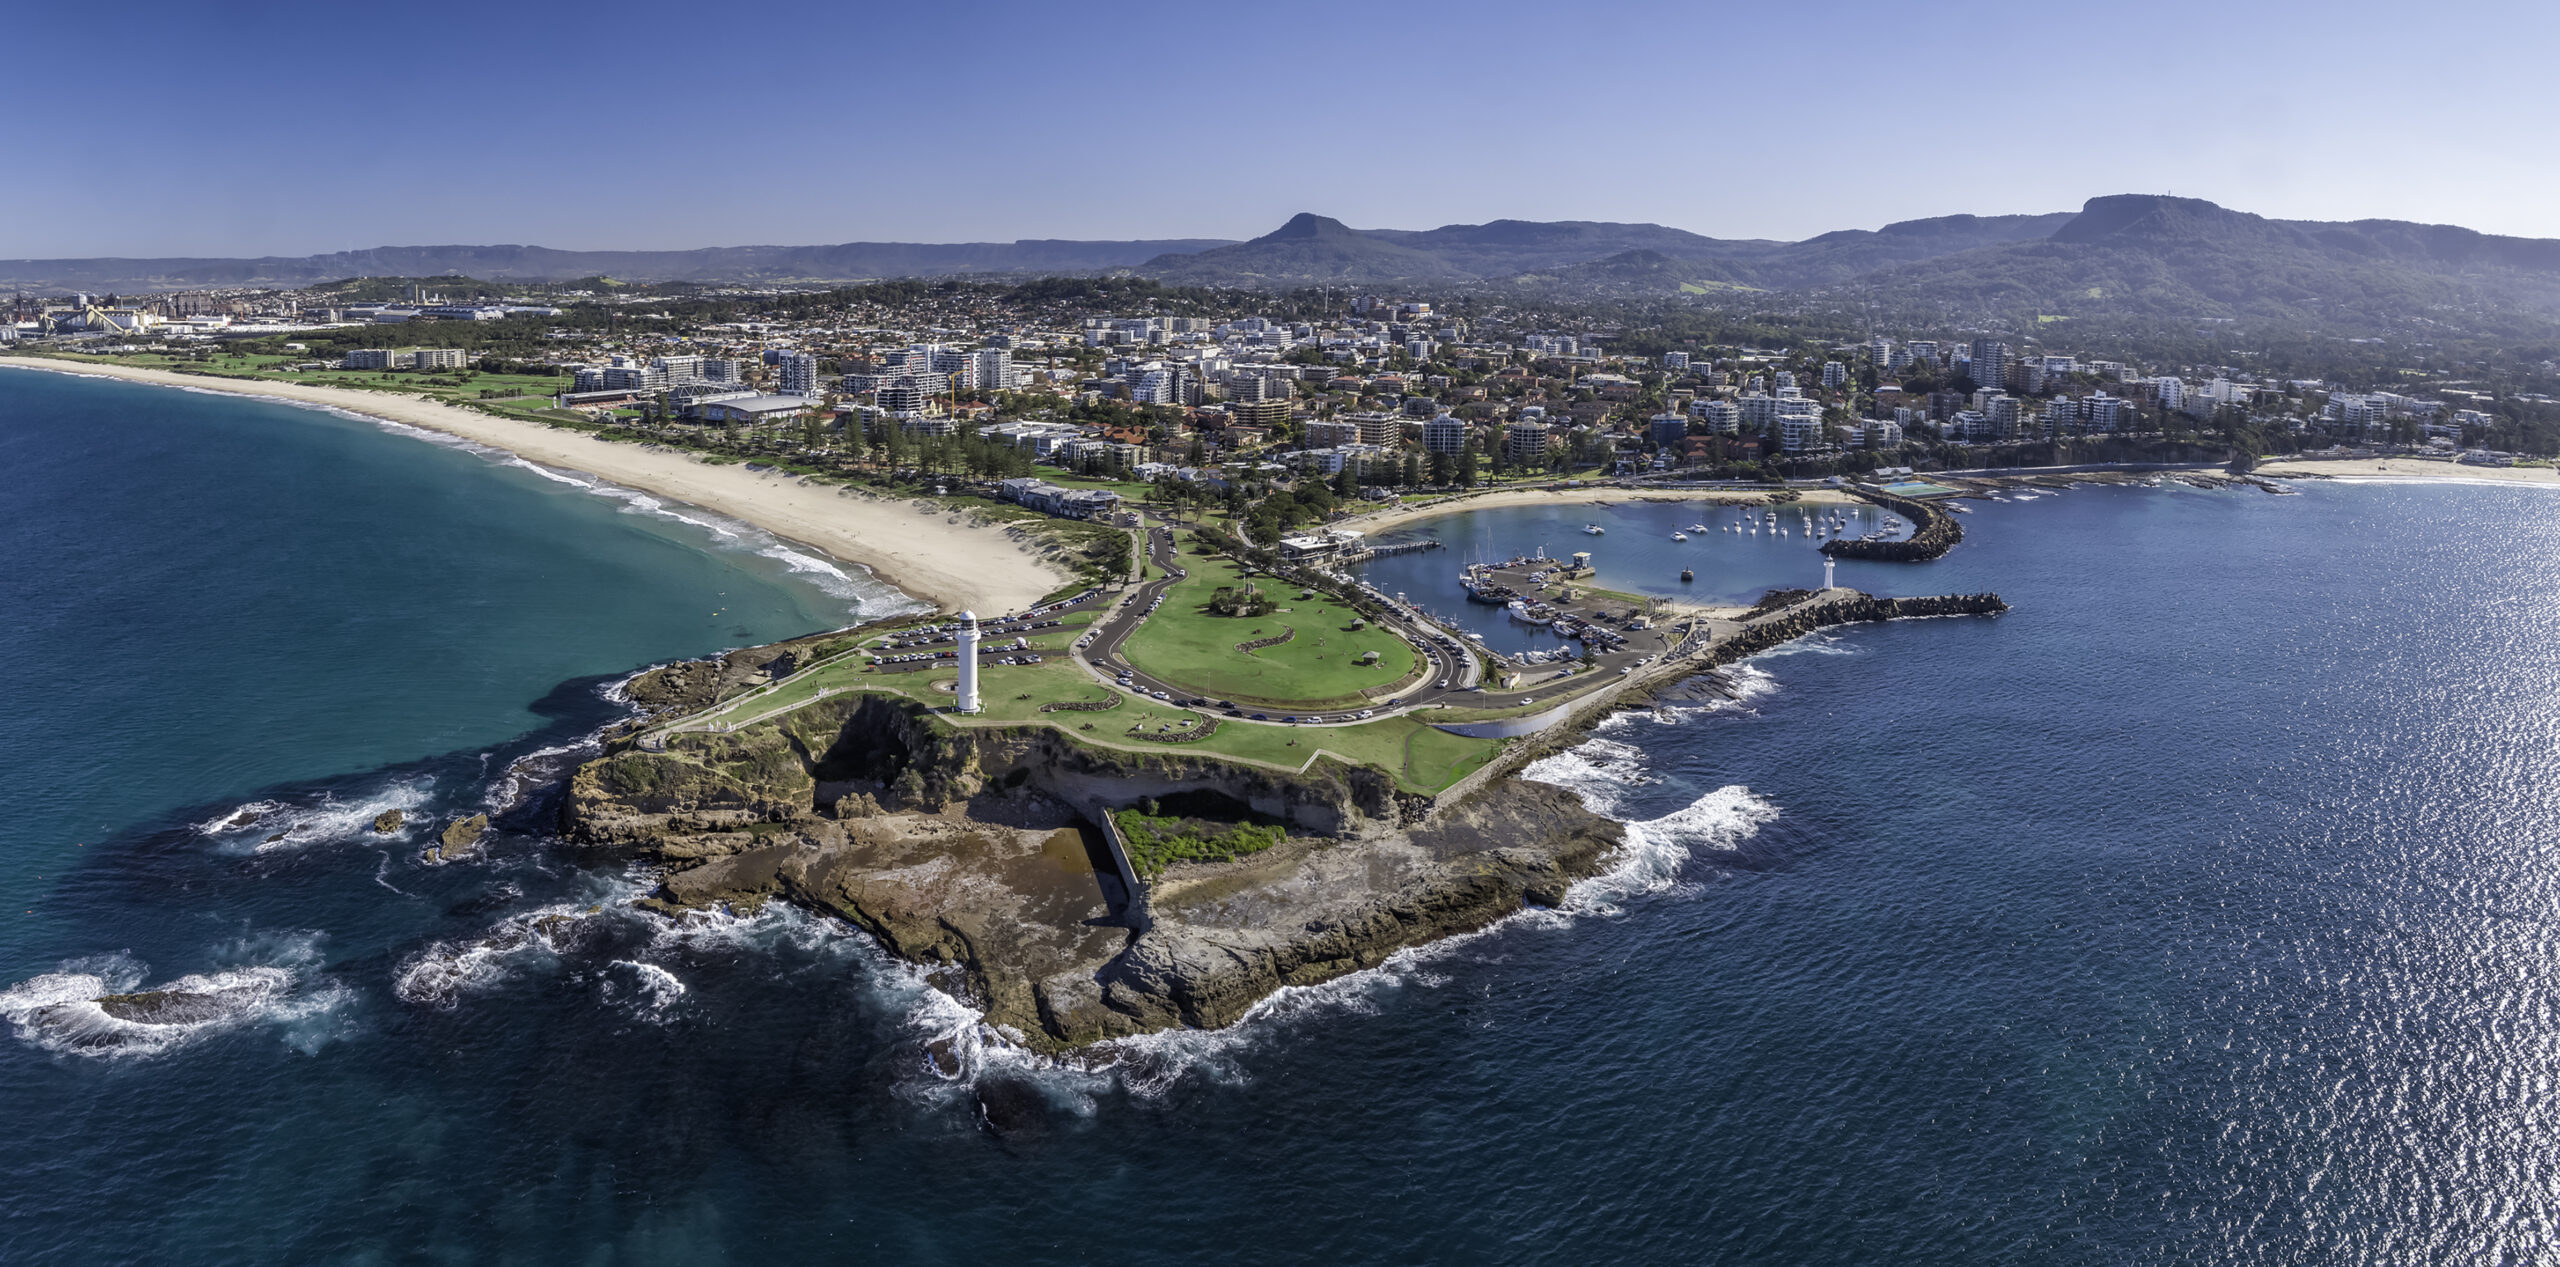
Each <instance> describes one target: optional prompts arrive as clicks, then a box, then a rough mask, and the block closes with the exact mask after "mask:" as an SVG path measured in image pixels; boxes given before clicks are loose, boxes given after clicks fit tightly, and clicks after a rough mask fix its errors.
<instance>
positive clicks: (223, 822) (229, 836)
mask: <svg viewBox="0 0 2560 1267" xmlns="http://www.w3.org/2000/svg"><path fill="white" fill-rule="evenodd" d="M434 791H435V781H434V780H433V779H431V778H427V777H424V776H418V777H413V778H406V779H401V780H398V781H396V782H392V783H387V784H384V785H383V786H382V787H379V788H377V789H374V790H373V791H371V792H367V793H364V794H362V795H358V796H355V797H352V798H351V799H348V800H340V799H338V795H337V793H335V792H324V793H322V794H320V795H319V796H317V797H314V798H311V799H309V800H305V801H301V802H298V803H297V802H291V801H250V802H248V803H247V804H244V805H240V806H237V807H234V808H233V809H231V810H228V811H226V812H224V813H221V814H217V815H215V816H213V817H212V818H208V819H206V820H205V821H203V822H200V823H197V824H195V830H196V832H197V834H199V835H203V836H207V837H210V838H212V839H213V840H215V841H216V842H218V843H219V844H220V845H221V846H222V847H223V848H224V849H225V850H226V851H228V850H242V851H246V852H251V853H273V852H277V851H280V850H292V849H306V848H309V847H311V846H313V845H317V844H323V843H331V842H340V841H347V840H355V839H366V840H372V839H380V838H385V837H386V836H387V838H389V839H394V840H397V839H405V838H407V837H408V836H410V835H412V834H413V833H414V832H415V830H416V828H417V827H418V826H419V819H418V811H420V810H422V809H424V808H425V807H426V805H427V803H428V801H429V799H430V798H431V797H432V795H433V793H434ZM395 809H396V810H399V811H400V812H401V814H402V815H403V816H404V818H405V819H406V820H407V821H404V822H403V823H402V824H401V825H400V827H399V828H398V829H396V830H394V831H392V832H389V833H387V834H385V833H376V832H375V831H374V830H373V820H374V819H376V818H378V817H380V816H381V815H383V814H384V813H386V812H388V811H391V810H395Z"/></svg>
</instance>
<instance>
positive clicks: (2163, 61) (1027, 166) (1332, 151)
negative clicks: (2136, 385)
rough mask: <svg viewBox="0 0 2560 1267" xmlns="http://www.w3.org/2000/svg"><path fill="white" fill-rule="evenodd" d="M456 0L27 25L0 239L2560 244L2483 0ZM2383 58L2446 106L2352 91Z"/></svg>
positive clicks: (64, 18)
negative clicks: (943, 0)
mask: <svg viewBox="0 0 2560 1267" xmlns="http://www.w3.org/2000/svg"><path fill="white" fill-rule="evenodd" d="M441 12H442V14H443V15H444V16H443V17H441V18H440V20H439V21H437V22H434V23H425V24H421V23H415V22H410V21H406V20H399V21H395V20H393V19H390V18H384V17H376V16H372V15H367V14H342V13H338V12H334V11H329V10H323V9H320V8H317V7H311V6H298V5H285V6H272V7H268V8H266V9H263V10H261V11H259V12H257V13H254V14H243V13H214V12H205V11H198V10H192V9H183V8H178V7H175V6H159V5H145V6H143V7H142V9H141V10H140V11H139V15H138V20H136V21H134V22H133V23H131V24H130V26H129V27H128V28H126V29H125V30H123V31H120V32H119V41H118V46H117V49H116V51H115V53H114V55H113V56H112V57H111V58H109V59H107V60H105V61H103V62H102V61H101V59H100V57H99V56H98V55H97V54H96V53H95V52H94V51H93V46H94V44H95V32H94V31H92V30H89V29H86V28H85V26H84V24H83V23H82V22H81V21H80V20H79V19H78V18H76V17H73V16H70V15H68V14H67V13H65V12H62V11H44V12H38V13H33V14H29V15H27V16H26V17H25V18H23V19H21V20H20V21H19V22H18V23H17V24H16V25H15V26H14V27H13V34H14V35H16V36H17V37H18V42H19V45H20V47H21V48H22V50H23V51H24V53H25V54H26V55H27V61H28V64H31V65H36V66H54V67H62V68H67V70H68V72H69V77H68V80H67V81H66V82H65V83H64V85H63V86H62V87H61V88H59V89H58V90H54V91H52V92H50V93H48V94H47V95H48V97H49V98H50V99H52V100H54V101H56V102H58V103H60V105H61V108H60V109H57V110H55V111H54V112H53V113H52V115H51V116H50V117H49V118H48V119H47V121H46V126H45V127H44V128H41V129H23V130H20V131H18V132H16V133H14V134H13V135H12V137H11V138H10V139H9V140H8V141H7V142H0V155H5V156H6V157H7V159H8V162H9V166H10V169H11V170H12V171H13V173H15V174H17V175H18V176H19V178H20V179H21V181H22V182H24V183H23V186H22V187H24V188H27V189H33V190H53V191H60V192H61V193H63V194H64V195H65V197H62V198H45V197H34V198H22V199H19V200H14V201H13V202H12V203H11V204H10V205H9V206H8V207H7V208H6V209H0V255H5V256H12V257H20V258H44V257H87V256H125V257H134V256H176V255H204V256H259V255H305V254H317V253H325V252H329V251H338V250H352V249H363V248H368V247H376V246H384V245H424V244H443V243H473V244H481V243H527V244H538V245H543V246H550V247H556V248H562V249H586V250H595V249H629V250H643V249H682V248H690V247H705V246H727V245H749V244H817V243H835V242H849V241H884V242H887V241H902V242H971V241H994V242H1003V241H1012V240H1016V239H1023V238H1063V239H1088V240H1120V239H1132V238H1177V237H1214V238H1232V239H1244V238H1251V237H1253V236H1256V235H1258V234H1261V233H1264V232H1268V231H1269V230H1270V229H1272V228H1274V227H1276V226H1277V225H1278V224H1280V223H1281V222H1282V221H1283V220H1285V219H1286V218H1287V217H1288V216H1289V215H1291V214H1293V213H1295V212H1298V211H1305V210H1313V211H1317V212H1319V213H1321V214H1325V215H1329V216H1333V217H1336V218H1339V219H1341V220H1343V221H1344V222H1346V223H1349V224H1352V225H1354V226H1357V227H1362V228H1406V229H1425V228H1431V227H1435V226H1438V225H1442V224H1451V223H1480V222H1483V221H1487V220H1493V219H1504V218H1511V219H1527V220H1565V219H1580V220H1609V221H1625V222H1652V223H1658V224H1664V225H1668V226H1672V227H1676V228H1682V229H1687V230H1690V231H1692V232H1697V233H1701V234H1705V235H1708V236H1713V237H1720V238H1775V239H1787V240H1793V239H1801V238H1803V237H1807V236H1812V235H1815V234H1819V233H1823V232H1828V231H1831V230H1835V229H1846V228H1874V227H1878V226H1880V225H1883V224H1885V223H1889V222H1892V221H1898V220H1906V219H1915V218H1924V217H1929V216H1936V215H1947V214H1957V213H1973V214H1986V215H1987V214H2004V213H2039V212H2054V211H2068V210H2075V209H2077V208H2078V206H2079V205H2080V203H2081V202H2082V201H2083V200H2085V199H2087V198H2089V197H2092V196H2098V195H2104V194H2111V193H2121V192H2129V191H2140V192H2164V193H2175V194H2179V195H2182V196H2190V197H2201V198H2206V199H2210V200H2212V201H2214V202H2218V203H2220V204H2222V205H2224V206H2228V207H2233V208H2236V209H2241V210H2246V211H2250V212H2254V213H2257V214H2261V215H2266V216H2270V217H2276V218H2285V219H2321V220H2355V219H2368V218H2380V219H2403V220H2415V221H2422V222H2433V223H2448V224H2459V225H2462V226H2465V227H2468V228H2473V229H2478V230H2481V231H2483V232H2489V233H2501V234H2511V235H2518V236H2536V237H2555V236H2560V199H2555V198H2554V197H2553V196H2552V195H2554V194H2555V193H2560V177H2555V176H2554V175H2552V174H2550V173H2548V172H2547V171H2543V170H2539V169H2538V167H2537V165H2535V164H2533V163H2532V162H2531V155H2532V154H2534V153H2536V152H2539V149H2538V138H2537V137H2536V136H2535V133H2534V121H2535V120H2536V119H2537V118H2538V117H2539V114H2538V112H2537V111H2536V110H2535V109H2534V108H2533V106H2532V103H2530V102H2529V101H2528V100H2527V99H2526V94H2527V93H2528V92H2529V90H2530V84H2531V82H2532V81H2531V77H2530V75H2529V74H2527V73H2525V72H2526V71H2527V69H2528V66H2527V63H2528V62H2529V61H2530V55H2531V52H2532V50H2534V49H2536V48H2539V47H2546V46H2547V45H2548V39H2547V36H2548V35H2550V34H2553V33H2560V32H2555V30H2554V28H2555V27H2560V18H2555V16H2554V15H2553V14H2551V13H2549V12H2546V11H2541V10H2527V9H2524V8H2522V7H2516V6H2508V5H2501V4H2494V3H2458V4H2455V5H2453V6H2451V7H2450V8H2447V9H2440V10H2436V11H2433V12H2431V14H2430V15H2429V20H2428V21H2426V22H2424V23H2412V22H2409V21H2407V20H2406V18H2405V15H2401V14H2397V13H2394V14H2392V15H2391V23H2390V25H2388V26H2385V25H2382V24H2381V23H2379V22H2376V21H2367V20H2365V19H2366V18H2368V17H2377V18H2378V17H2380V16H2381V15H2383V13H2384V11H2383V10H2381V9H2380V8H2379V6H2372V5H2357V6H2345V7H2341V8H2333V9H2331V10H2327V11H2324V12H2323V13H2322V14H2321V15H2320V16H2319V18H2318V20H2317V21H2316V22H2313V21H2308V20H2305V19H2304V18H2303V17H2302V16H2301V15H2299V14H2298V13H2296V12H2294V11H2290V10H2287V9H2283V8H2280V7H2277V6H2266V5H2255V6H2240V7H2236V8H2235V7H2230V6H2224V7H2216V8H2206V7H2204V6H2201V5H2171V6H2166V7H2162V8H2156V9H2152V10H2146V11H2145V14H2144V22H2143V23H2142V26H2141V28H2140V29H2127V24H2126V23H2125V22H2123V21H2122V20H2121V19H2119V18H2117V17H2116V16H2115V15H2114V14H2113V13H2112V12H2108V11H2094V10H2075V11H2061V12H2057V11H2053V10H2050V9H2043V8H2030V7H2028V6H2024V5H2013V4H2005V3H1987V4H1977V5H1969V6H1961V7H1957V8H1952V9H1947V10H1944V11H1940V12H1933V13H1931V14H1928V15H1924V16H1923V17H1920V18H1917V19H1915V16H1914V15H1913V14H1912V13H1911V12H1910V11H1909V10H1907V9H1903V8H1900V7H1895V6H1885V5H1879V4H1864V3H1861V4H1853V5H1849V6H1845V7H1843V8H1841V9H1838V10H1835V11H1832V12H1830V13H1826V14H1825V15H1824V16H1823V18H1822V20H1821V21H1819V22H1810V21H1806V20H1804V19H1802V18H1801V17H1797V16H1793V15H1789V14H1785V13H1778V12H1770V11H1766V10H1762V9H1751V8H1744V7H1740V6H1722V5H1719V6H1707V7H1694V6H1671V5H1662V4H1650V3H1629V4H1618V5H1613V6H1609V7H1607V8H1606V9H1605V10H1601V11H1597V12H1594V11H1591V10H1578V11H1575V12H1573V13H1570V14H1566V13H1559V12H1556V11H1553V10H1549V9H1542V8H1534V7H1530V6H1520V5H1497V6H1488V7H1476V8H1469V9H1463V10H1461V9H1455V8H1446V7H1432V8H1415V9H1406V10H1399V11H1396V12H1392V13H1385V14H1371V13H1366V12H1363V11H1360V10H1354V9H1350V8H1347V7H1332V6H1323V5H1319V6H1313V7H1305V6H1302V7H1297V8H1293V9H1290V10H1288V11H1287V13H1286V14H1285V15H1274V14H1271V13H1261V12H1251V11H1225V12H1189V11H1179V10H1173V9H1170V8H1153V9H1118V10H1114V11H1112V12H1111V13H1110V14H1108V15H1101V16H1097V15H1096V14H1093V13H1089V12H1080V11H1068V10H1059V9H1054V8H1032V7H1027V6H1017V5H1008V4H995V5H984V6H977V7H976V8H974V9H973V10H971V11H969V12H967V13H954V12H951V11H948V10H944V11H936V12H932V13H925V12H922V11H918V10H913V9H906V8H883V7H877V6H855V7H851V8H847V9H843V10H821V9H817V8H814V7H812V8H797V7H793V6H768V7H766V8H765V9H763V10H760V11H759V12H758V13H757V14H756V15H754V17H753V18H752V19H751V20H745V21H727V22H722V23H709V22H705V21H702V20H701V18H700V17H699V15H698V14H694V13H690V12H687V11H680V10H675V9H673V8H671V7H665V6H654V5H642V6H632V7H622V8H616V9H612V10H606V9H603V8H597V7H589V6H575V5H571V6H552V7H549V8H546V9H544V10H543V11H541V12H538V13H533V14H526V13H524V12H522V11H521V10H513V9H500V8H497V7H495V6H490V5H485V4H476V3H466V4H462V5H458V6H453V7H450V8H449V9H447V10H444V11H441ZM2384 30H2388V31H2389V32H2390V39H2389V43H2388V45H2387V46H2384V45H2382V44H2380V43H2378V42H2377V41H2378V39H2379V37H2378V35H2377V32H2380V31H2384ZM2482 32H2499V33H2501V34H2500V35H2499V38H2497V39H2494V40H2492V39H2485V38H2483V36H2482V34H2481V33H2482ZM2537 37H2543V38H2537ZM350 48H358V49H366V50H374V51H373V52H371V53H367V54H364V55H357V56H350V55H349V54H348V52H347V50H348V49H350ZM1524 50H1528V52H1527V53H1526V54H1525V56H1524ZM2377 57H2381V58H2384V59H2385V61H2386V62H2387V64H2393V65H2401V66H2407V67H2428V66H2433V67H2437V68H2440V69H2442V70H2444V72H2445V77H2444V78H2443V79H2442V80H2441V81H2440V82H2441V84H2442V85H2443V89H2444V90H2442V91H2438V90H2434V89H2431V88H2430V87H2429V86H2428V81H2427V80H2426V79H2423V78H2413V79H2411V80H2408V81H2406V86H2405V87H2402V88H2391V87H2387V86H2380V84H2381V81H2376V80H2373V79H2371V78H2370V77H2364V76H2358V77H2356V78H2354V79H2352V80H2350V79H2349V78H2348V77H2346V76H2345V75H2344V70H2345V68H2347V67H2350V66H2354V65H2359V64H2364V63H2363V62H2360V61H2359V59H2364V60H2365V61H2370V60H2371V59H2374V58H2377ZM2350 83H2353V84H2355V85H2358V86H2357V87H2356V88H2355V89H2354V90H2353V91H2349V90H2348V85H2349V84H2350ZM2323 84H2326V85H2327V86H2326V87H2322V85H2323ZM2412 165H2416V166H2417V167H2418V168H2419V170H2418V171H2417V172H2416V173H2415V174H2414V175H2408V176H2403V177H2401V178H2395V179H2383V178H2381V177H2382V175H2383V173H2384V172H2386V171H2388V170H2392V169H2399V170H2402V171H2404V172H2406V171H2407V170H2408V169H2409V168H2410V167H2411V166H2412ZM71 206H77V207H78V208H79V211H78V213H77V214H67V210H66V209H67V208H68V207H71Z"/></svg>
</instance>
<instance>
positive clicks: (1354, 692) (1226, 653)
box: [1124, 559, 1416, 709]
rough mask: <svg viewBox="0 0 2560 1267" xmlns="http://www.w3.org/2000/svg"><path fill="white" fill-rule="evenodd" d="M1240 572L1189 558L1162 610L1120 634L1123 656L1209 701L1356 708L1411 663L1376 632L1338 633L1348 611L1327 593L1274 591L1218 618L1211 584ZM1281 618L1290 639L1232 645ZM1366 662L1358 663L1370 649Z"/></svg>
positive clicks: (1409, 652) (1391, 639) (1238, 583)
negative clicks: (1292, 631) (1256, 607)
mask: <svg viewBox="0 0 2560 1267" xmlns="http://www.w3.org/2000/svg"><path fill="white" fill-rule="evenodd" d="M1242 587H1243V578H1242V577H1241V576H1239V575H1238V574H1237V569H1236V566H1235V565H1234V564H1233V563H1231V562H1228V561H1226V560H1209V559H1201V560H1197V561H1196V563H1195V565H1194V566H1193V567H1192V569H1191V575H1190V576H1188V577H1186V578H1184V579H1183V580H1181V581H1179V582H1176V583H1175V584H1174V586H1173V588H1172V589H1170V590H1167V591H1166V593H1165V601H1164V605H1163V606H1162V607H1159V608H1157V609H1156V612H1155V614H1153V615H1151V616H1149V617H1147V620H1146V623H1144V624H1142V625H1140V626H1139V627H1138V631H1137V632H1136V633H1135V634H1132V635H1131V636H1130V638H1129V641H1128V644H1127V646H1126V647H1125V648H1124V654H1126V655H1127V656H1128V658H1129V662H1130V663H1131V664H1133V665H1136V666H1137V667H1138V668H1139V669H1141V670H1143V671H1145V672H1146V673H1148V674H1149V675H1151V676H1154V677H1157V678H1160V679H1162V680H1164V681H1166V682H1170V683H1172V684H1174V685H1176V686H1180V687H1182V688H1183V689H1185V690H1188V691H1191V692H1193V693H1195V694H1199V695H1206V696H1209V697H1210V698H1213V699H1232V700H1236V701H1238V702H1239V703H1257V704H1264V705H1269V706H1272V707H1277V708H1283V709H1300V708H1335V707H1341V706H1345V705H1347V706H1351V707H1359V706H1361V705H1362V704H1364V703H1365V702H1366V700H1367V698H1368V696H1367V695H1366V694H1365V692H1371V691H1380V690H1385V689H1388V688H1390V687H1393V686H1394V685H1396V684H1397V683H1398V682H1402V681H1404V680H1405V679H1406V678H1408V677H1411V676H1412V674H1413V672H1414V669H1415V667H1416V661H1415V654H1414V650H1413V648H1412V647H1410V646H1408V645H1406V644H1405V642H1404V640H1403V639H1401V638H1398V637H1396V636H1395V635H1394V634H1392V633H1389V632H1387V631H1386V630H1384V629H1380V628H1376V627H1374V626H1373V627H1370V628H1365V629H1359V630H1347V629H1345V628H1343V626H1345V625H1347V624H1349V623H1350V622H1351V620H1352V619H1353V618H1354V617H1355V616H1356V615H1357V613H1356V612H1354V611H1353V610H1352V608H1351V606H1350V605H1349V604H1348V603H1345V602H1343V601H1342V600H1340V599H1337V598H1334V597H1333V596H1331V595H1327V594H1318V595H1316V596H1315V597H1313V598H1309V599H1288V598H1280V599H1278V600H1277V601H1278V602H1279V603H1280V606H1278V607H1277V608H1275V609H1274V610H1273V611H1271V612H1270V613H1269V614H1267V615H1264V616H1260V617H1233V616H1221V615H1218V614H1217V613H1216V612H1215V611H1214V610H1213V609H1212V606H1211V602H1212V598H1213V596H1214V595H1216V593H1217V592H1218V591H1219V590H1220V589H1222V588H1223V589H1225V590H1227V591H1228V592H1229V593H1230V594H1233V593H1235V592H1236V591H1238V590H1240V589H1242ZM1283 625H1290V626H1295V627H1297V628H1298V630H1299V633H1298V636H1297V637H1295V638H1292V639H1290V640H1288V641H1287V642H1283V643H1279V644H1277V645H1265V646H1262V647H1260V648H1257V649H1256V650H1253V651H1250V652H1245V651H1239V650H1237V649H1236V648H1237V647H1238V646H1239V645H1240V644H1249V643H1254V642H1258V641H1261V640H1263V639H1266V638H1273V637H1277V636H1278V635H1279V633H1280V630H1281V627H1282V626H1283ZM1373 651H1374V652H1376V653H1377V657H1376V659H1375V660H1373V661H1370V662H1368V663H1363V662H1362V661H1363V659H1364V658H1365V657H1366V655H1367V653H1369V652H1373Z"/></svg>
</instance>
